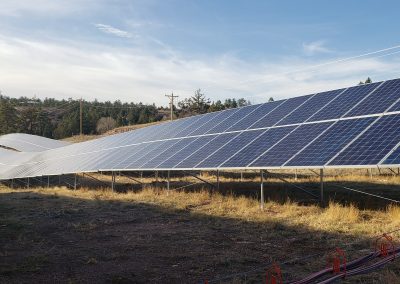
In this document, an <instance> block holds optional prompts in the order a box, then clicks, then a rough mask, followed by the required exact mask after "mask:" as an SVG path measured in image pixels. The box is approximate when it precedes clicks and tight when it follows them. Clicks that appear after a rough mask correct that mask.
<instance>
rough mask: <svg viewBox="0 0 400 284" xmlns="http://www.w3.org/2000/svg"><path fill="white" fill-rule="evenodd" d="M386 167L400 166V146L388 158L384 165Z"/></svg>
mask: <svg viewBox="0 0 400 284" xmlns="http://www.w3.org/2000/svg"><path fill="white" fill-rule="evenodd" d="M382 164H384V165H400V146H399V147H397V149H396V150H395V151H394V152H393V153H392V154H390V155H389V157H387V159H386V160H385V161H384V162H383V163H382Z"/></svg>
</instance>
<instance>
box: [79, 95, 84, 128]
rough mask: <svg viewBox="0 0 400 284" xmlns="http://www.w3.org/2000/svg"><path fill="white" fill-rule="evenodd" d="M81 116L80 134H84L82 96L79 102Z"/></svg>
mask: <svg viewBox="0 0 400 284" xmlns="http://www.w3.org/2000/svg"><path fill="white" fill-rule="evenodd" d="M79 106H80V107H79V117H80V123H79V129H80V132H79V133H80V135H81V136H82V128H83V127H82V117H83V101H82V98H81V100H80V102H79Z"/></svg>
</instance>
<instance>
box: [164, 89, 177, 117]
mask: <svg viewBox="0 0 400 284" xmlns="http://www.w3.org/2000/svg"><path fill="white" fill-rule="evenodd" d="M165 96H166V97H168V98H169V107H170V108H171V121H172V120H174V98H178V97H179V96H175V95H174V93H172V94H171V95H165Z"/></svg>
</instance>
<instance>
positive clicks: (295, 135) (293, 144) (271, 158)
mask: <svg viewBox="0 0 400 284" xmlns="http://www.w3.org/2000/svg"><path fill="white" fill-rule="evenodd" d="M332 124H333V123H332V122H323V123H314V124H305V125H301V126H299V127H298V128H296V130H294V131H293V132H291V133H290V134H289V135H288V136H286V137H285V138H284V139H283V140H281V141H280V142H279V143H278V144H277V145H275V146H273V147H272V148H269V149H268V151H267V152H266V153H265V154H263V155H261V156H260V157H259V158H258V159H257V160H255V161H254V162H253V163H251V164H250V165H249V166H250V167H280V166H282V165H283V164H284V163H285V162H286V161H287V160H289V159H290V158H291V157H292V156H293V155H295V154H296V153H297V152H298V151H300V150H301V149H302V148H303V147H305V146H306V145H307V144H308V143H310V142H311V141H312V140H313V139H315V138H316V137H317V136H318V135H320V134H321V133H322V132H323V131H324V130H325V129H327V128H328V127H329V126H330V125H332Z"/></svg>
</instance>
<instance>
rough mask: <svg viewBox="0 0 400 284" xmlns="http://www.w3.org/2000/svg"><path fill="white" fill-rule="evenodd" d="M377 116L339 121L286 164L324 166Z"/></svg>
mask: <svg viewBox="0 0 400 284" xmlns="http://www.w3.org/2000/svg"><path fill="white" fill-rule="evenodd" d="M375 119H376V118H375V117H368V118H361V119H348V120H342V121H338V122H337V123H336V124H335V125H333V126H332V127H331V128H329V129H328V130H327V131H326V132H325V133H324V134H322V135H321V136H320V137H318V138H317V139H316V140H315V141H314V142H313V143H311V144H310V145H308V146H307V148H305V149H304V150H303V151H301V152H300V153H299V154H298V155H297V156H295V157H294V158H293V159H292V160H290V161H289V162H288V163H287V164H285V166H292V167H294V166H323V165H325V164H326V163H327V162H328V161H329V160H330V159H332V158H333V157H334V156H335V155H336V154H337V153H338V152H339V151H340V150H341V149H343V147H345V146H346V145H347V144H348V143H350V142H351V141H352V140H353V139H354V138H355V137H356V136H357V135H358V134H360V133H361V132H362V131H363V130H364V129H365V128H367V126H368V125H370V124H371V123H372V122H373V121H374V120H375Z"/></svg>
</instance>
